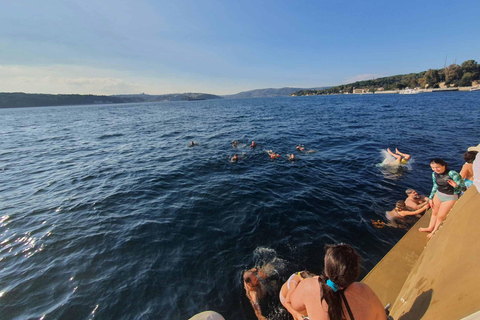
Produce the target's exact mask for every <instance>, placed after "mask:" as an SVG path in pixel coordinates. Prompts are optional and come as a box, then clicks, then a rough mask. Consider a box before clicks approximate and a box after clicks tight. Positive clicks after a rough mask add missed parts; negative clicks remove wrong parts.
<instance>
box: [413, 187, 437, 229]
mask: <svg viewBox="0 0 480 320" xmlns="http://www.w3.org/2000/svg"><path fill="white" fill-rule="evenodd" d="M441 204H442V202H441V201H440V199H439V198H438V196H437V194H435V196H434V197H433V207H432V217H431V218H430V224H429V225H428V227H427V228H419V229H418V231H420V232H432V231H433V229H434V228H435V223H436V221H437V216H438V210H439V209H440V205H441Z"/></svg>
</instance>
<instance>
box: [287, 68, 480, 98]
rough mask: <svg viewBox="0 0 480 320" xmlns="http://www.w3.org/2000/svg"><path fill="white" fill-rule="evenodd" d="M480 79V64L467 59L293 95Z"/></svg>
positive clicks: (455, 83)
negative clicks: (434, 67) (423, 69)
mask: <svg viewBox="0 0 480 320" xmlns="http://www.w3.org/2000/svg"><path fill="white" fill-rule="evenodd" d="M478 81H480V65H479V64H478V63H477V62H476V61H475V60H467V61H465V62H463V63H462V64H461V65H457V64H451V65H449V66H448V67H445V68H443V69H429V70H428V71H422V72H418V73H409V74H401V75H395V76H390V77H383V78H377V79H371V80H364V81H357V82H353V83H348V84H342V85H339V86H333V87H330V88H328V89H324V90H316V89H309V90H308V89H307V90H299V91H297V92H293V93H292V96H305V95H322V94H338V93H352V92H353V90H354V89H365V90H366V91H367V92H375V91H382V90H401V89H404V88H412V89H413V88H422V89H425V88H429V89H432V88H439V86H440V84H441V83H444V85H446V86H449V87H461V86H471V85H472V83H473V82H478Z"/></svg>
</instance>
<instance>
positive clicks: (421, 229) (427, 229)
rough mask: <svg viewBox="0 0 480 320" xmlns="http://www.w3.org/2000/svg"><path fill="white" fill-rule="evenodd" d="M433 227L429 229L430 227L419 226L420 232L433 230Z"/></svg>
mask: <svg viewBox="0 0 480 320" xmlns="http://www.w3.org/2000/svg"><path fill="white" fill-rule="evenodd" d="M432 230H433V229H429V228H419V229H418V231H420V232H432Z"/></svg>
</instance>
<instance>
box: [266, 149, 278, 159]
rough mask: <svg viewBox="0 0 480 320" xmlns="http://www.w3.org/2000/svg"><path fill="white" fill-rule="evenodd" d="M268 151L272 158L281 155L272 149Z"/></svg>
mask: <svg viewBox="0 0 480 320" xmlns="http://www.w3.org/2000/svg"><path fill="white" fill-rule="evenodd" d="M267 153H268V155H269V156H270V158H272V159H276V158H278V157H280V154H278V153H275V152H273V151H272V150H268V151H267Z"/></svg>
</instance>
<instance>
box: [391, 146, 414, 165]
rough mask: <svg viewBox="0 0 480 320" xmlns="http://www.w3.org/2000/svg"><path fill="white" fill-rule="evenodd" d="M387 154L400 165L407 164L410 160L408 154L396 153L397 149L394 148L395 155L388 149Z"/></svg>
mask: <svg viewBox="0 0 480 320" xmlns="http://www.w3.org/2000/svg"><path fill="white" fill-rule="evenodd" d="M387 152H388V153H389V154H390V155H391V156H393V157H394V158H395V159H396V160H397V161H398V163H400V164H407V163H408V161H409V160H410V155H409V154H407V153H402V152H400V151H398V149H397V148H395V153H393V152H392V151H390V148H387Z"/></svg>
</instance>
